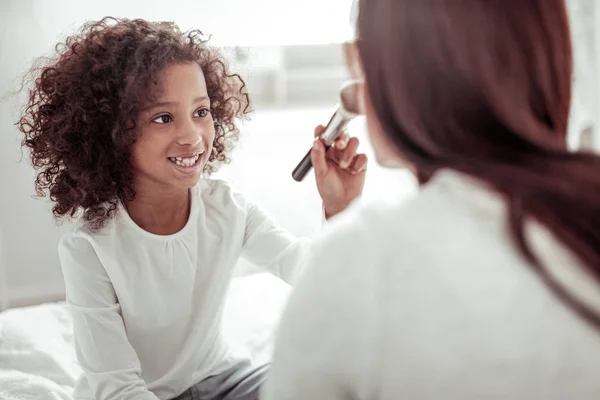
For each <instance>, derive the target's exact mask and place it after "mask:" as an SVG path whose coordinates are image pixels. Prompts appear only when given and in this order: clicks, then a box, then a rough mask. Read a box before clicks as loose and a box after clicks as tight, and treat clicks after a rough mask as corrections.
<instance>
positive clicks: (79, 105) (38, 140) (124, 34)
mask: <svg viewBox="0 0 600 400" xmlns="http://www.w3.org/2000/svg"><path fill="white" fill-rule="evenodd" d="M207 41H208V39H207V38H206V37H205V36H204V35H203V34H202V32H201V31H199V30H192V31H189V32H182V31H181V30H180V29H179V28H178V27H177V25H175V24H174V23H170V22H148V21H145V20H140V19H136V20H129V19H117V18H112V17H106V18H104V19H102V20H100V21H96V22H89V23H87V24H85V25H84V26H83V27H82V28H81V29H80V30H79V32H77V33H76V34H74V35H72V36H69V37H68V38H67V39H66V40H65V42H64V43H59V44H58V45H57V46H56V54H55V57H53V58H51V59H50V62H47V63H46V64H45V65H44V66H42V67H38V68H35V67H34V68H32V69H31V71H30V72H29V74H28V78H26V81H28V79H31V81H32V88H31V89H30V91H29V101H28V103H27V106H26V108H25V111H24V112H23V115H22V117H21V119H20V120H19V122H18V123H17V126H18V127H19V130H20V131H21V132H23V133H24V134H25V137H24V139H23V142H22V144H23V146H24V147H27V148H29V150H30V155H31V162H32V164H33V166H34V168H35V169H36V170H38V174H37V177H36V181H35V189H36V193H37V195H38V196H46V195H47V194H49V195H50V199H51V200H52V201H53V202H55V205H54V207H53V213H54V215H55V217H56V218H59V219H60V218H63V217H75V216H77V215H80V214H82V215H83V218H84V220H85V221H86V222H88V223H89V224H90V225H91V226H92V228H93V229H100V228H101V227H102V226H103V225H104V223H105V222H106V220H107V219H110V218H111V217H112V216H113V215H114V214H115V212H116V210H117V205H118V202H119V201H121V200H124V201H126V200H131V199H133V198H134V196H135V192H134V189H133V173H132V167H131V157H130V155H131V147H132V145H133V144H134V142H135V140H136V137H135V127H136V126H135V121H136V117H137V115H138V114H139V112H140V109H141V107H142V106H143V104H144V103H145V102H147V101H149V98H152V97H155V96H157V95H158V94H159V93H158V90H159V89H158V88H157V85H156V83H157V82H156V77H157V75H158V73H159V72H160V71H161V70H163V69H164V68H165V67H167V66H169V65H172V64H174V63H186V62H197V63H198V64H199V65H200V67H201V68H202V71H203V73H204V76H205V79H206V85H207V89H208V95H209V98H210V100H211V113H212V116H213V119H214V124H215V140H214V146H213V151H212V153H211V155H210V157H209V162H208V163H207V165H206V167H205V171H204V172H205V173H207V174H210V173H211V172H214V171H215V170H216V169H217V168H218V167H219V166H220V165H221V164H222V163H223V162H228V161H229V159H228V152H229V151H230V150H231V149H232V148H233V147H234V145H235V143H236V142H237V141H238V139H239V127H238V122H239V121H241V120H243V119H248V115H249V113H250V112H251V109H250V99H249V96H248V94H247V92H246V90H245V83H244V81H243V79H242V78H241V77H240V76H239V75H238V74H233V73H231V72H230V71H229V69H228V66H227V63H226V61H225V59H224V58H223V56H222V55H221V54H220V53H219V51H218V50H217V49H215V48H212V47H209V46H208V44H207Z"/></svg>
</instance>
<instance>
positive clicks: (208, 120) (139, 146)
mask: <svg viewBox="0 0 600 400" xmlns="http://www.w3.org/2000/svg"><path fill="white" fill-rule="evenodd" d="M158 78H159V79H158V85H159V87H160V89H161V90H160V95H159V96H158V97H157V98H156V99H154V100H155V101H154V102H152V103H150V104H147V105H145V106H144V107H143V109H142V111H141V113H140V115H139V117H138V120H137V129H138V140H137V141H136V143H135V144H134V146H133V149H132V164H133V169H134V181H135V186H136V190H139V189H140V185H144V187H146V185H152V186H154V187H157V186H160V187H162V189H189V188H191V187H193V186H194V185H195V184H196V183H198V180H199V179H200V177H201V174H202V170H203V169H204V166H205V165H206V163H207V161H208V158H209V156H210V154H211V151H212V146H213V140H214V138H215V127H214V122H213V118H212V115H211V113H210V99H209V98H208V92H207V89H206V82H205V80H204V74H203V73H202V69H201V68H200V66H199V65H198V64H196V63H189V64H175V65H171V66H169V67H167V68H165V69H164V70H163V71H162V73H161V74H160V75H159V77H158Z"/></svg>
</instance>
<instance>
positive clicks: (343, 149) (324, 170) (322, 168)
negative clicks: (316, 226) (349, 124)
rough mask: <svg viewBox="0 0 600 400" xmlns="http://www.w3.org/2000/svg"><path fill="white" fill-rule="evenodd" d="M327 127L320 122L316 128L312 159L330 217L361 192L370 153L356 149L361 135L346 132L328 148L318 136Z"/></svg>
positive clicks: (326, 214) (326, 213)
mask: <svg viewBox="0 0 600 400" xmlns="http://www.w3.org/2000/svg"><path fill="white" fill-rule="evenodd" d="M324 130H325V127H323V126H321V125H319V126H318V127H317V128H316V129H315V136H316V137H317V140H315V143H314V146H313V148H312V152H311V160H312V164H313V168H314V170H315V178H316V181H317V189H318V190H319V194H320V195H321V199H323V206H324V207H325V217H326V218H330V217H332V216H334V215H335V214H337V213H339V212H341V211H342V210H344V209H345V208H346V207H347V206H348V205H349V204H350V203H351V202H352V201H353V200H354V199H356V198H357V197H359V196H360V195H361V194H362V191H363V187H364V185H365V175H366V170H367V156H366V155H364V154H358V153H357V150H358V145H359V141H358V139H357V138H350V137H349V136H348V135H347V134H346V133H342V134H341V135H339V136H338V137H337V138H336V140H335V142H334V143H333V144H332V145H331V147H329V149H325V144H324V143H323V142H322V141H321V140H319V139H318V138H319V137H320V136H321V134H322V133H323V131H324Z"/></svg>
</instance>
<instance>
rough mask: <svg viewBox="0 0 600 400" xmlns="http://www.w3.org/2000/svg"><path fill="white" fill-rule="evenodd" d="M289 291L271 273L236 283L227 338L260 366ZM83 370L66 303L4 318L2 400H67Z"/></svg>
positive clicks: (0, 333) (0, 320)
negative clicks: (77, 354) (76, 355)
mask: <svg viewBox="0 0 600 400" xmlns="http://www.w3.org/2000/svg"><path fill="white" fill-rule="evenodd" d="M288 290H289V287H288V285H287V284H285V283H284V282H282V281H281V280H279V279H277V278H275V277H274V276H272V275H270V274H267V273H259V274H254V275H248V276H242V277H238V278H235V279H234V280H233V282H232V284H231V287H230V290H229V296H228V300H227V304H226V307H225V317H224V321H223V323H224V330H225V334H226V335H227V337H228V338H229V339H230V340H231V341H232V342H234V343H236V344H238V345H240V346H241V347H243V348H244V349H246V350H247V351H248V352H249V353H250V355H251V356H252V357H253V359H255V360H256V361H257V362H264V361H267V360H268V359H269V358H270V353H271V343H272V336H273V330H274V327H275V324H276V322H277V319H278V317H279V315H280V312H281V310H282V307H283V304H284V302H285V298H286V296H287V293H288ZM80 374H81V369H80V367H79V365H78V364H77V360H76V357H75V351H74V349H73V335H72V332H71V317H70V315H69V312H68V310H67V308H66V306H65V304H64V303H53V304H44V305H39V306H34V307H27V308H17V309H11V310H7V311H5V312H3V313H0V400H17V399H18V400H25V399H27V400H29V399H44V400H45V399H52V400H55V399H61V400H62V399H65V400H71V399H72V397H71V393H72V390H73V386H74V384H75V381H76V380H77V377H78V376H79V375H80Z"/></svg>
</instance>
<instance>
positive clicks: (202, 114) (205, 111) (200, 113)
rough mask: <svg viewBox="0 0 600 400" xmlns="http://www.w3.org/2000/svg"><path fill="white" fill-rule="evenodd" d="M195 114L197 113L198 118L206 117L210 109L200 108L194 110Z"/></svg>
mask: <svg viewBox="0 0 600 400" xmlns="http://www.w3.org/2000/svg"><path fill="white" fill-rule="evenodd" d="M196 114H198V116H199V117H200V118H206V117H208V114H210V110H209V109H208V108H201V109H199V110H198V111H196Z"/></svg>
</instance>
